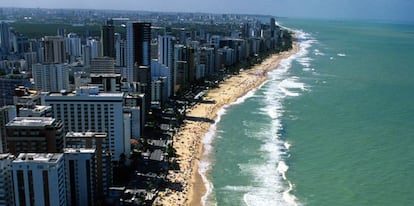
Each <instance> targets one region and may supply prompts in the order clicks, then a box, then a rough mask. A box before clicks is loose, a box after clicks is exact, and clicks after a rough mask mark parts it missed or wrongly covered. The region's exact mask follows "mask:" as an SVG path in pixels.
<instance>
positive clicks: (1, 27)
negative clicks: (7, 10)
mask: <svg viewBox="0 0 414 206" xmlns="http://www.w3.org/2000/svg"><path fill="white" fill-rule="evenodd" d="M0 49H1V52H2V53H3V54H8V53H9V52H10V27H9V24H8V23H6V22H1V23H0Z"/></svg>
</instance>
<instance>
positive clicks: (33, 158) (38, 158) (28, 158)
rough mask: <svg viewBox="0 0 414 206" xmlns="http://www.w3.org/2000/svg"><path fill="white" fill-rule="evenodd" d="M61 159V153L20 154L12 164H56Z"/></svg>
mask: <svg viewBox="0 0 414 206" xmlns="http://www.w3.org/2000/svg"><path fill="white" fill-rule="evenodd" d="M61 158H63V154H62V153H20V154H19V156H18V157H17V159H16V160H14V161H13V162H14V163H22V162H46V163H48V162H50V163H56V162H58V161H59V159H61Z"/></svg>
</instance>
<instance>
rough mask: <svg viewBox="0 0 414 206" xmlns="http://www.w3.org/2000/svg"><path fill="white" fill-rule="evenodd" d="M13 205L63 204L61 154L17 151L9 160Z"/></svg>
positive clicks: (64, 199) (62, 161) (63, 189)
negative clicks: (11, 173) (10, 161)
mask: <svg viewBox="0 0 414 206" xmlns="http://www.w3.org/2000/svg"><path fill="white" fill-rule="evenodd" d="M12 170H13V186H14V200H15V205H16V206H35V205H36V206H37V205H57V206H66V205H67V204H66V203H67V202H66V181H65V161H64V157H63V154H62V153H53V154H51V153H20V155H19V156H18V157H17V159H15V160H14V161H13V162H12Z"/></svg>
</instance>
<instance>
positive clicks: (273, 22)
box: [270, 17, 276, 38]
mask: <svg viewBox="0 0 414 206" xmlns="http://www.w3.org/2000/svg"><path fill="white" fill-rule="evenodd" d="M275 30H276V20H275V18H273V17H272V18H270V33H271V34H270V37H272V38H274V37H275Z"/></svg>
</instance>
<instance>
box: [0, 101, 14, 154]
mask: <svg viewBox="0 0 414 206" xmlns="http://www.w3.org/2000/svg"><path fill="white" fill-rule="evenodd" d="M16 115H17V114H16V107H15V106H3V107H0V153H4V152H5V151H7V142H6V137H7V135H6V124H7V123H9V122H10V121H11V120H12V119H14V118H15V117H16Z"/></svg>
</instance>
